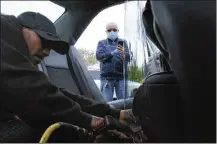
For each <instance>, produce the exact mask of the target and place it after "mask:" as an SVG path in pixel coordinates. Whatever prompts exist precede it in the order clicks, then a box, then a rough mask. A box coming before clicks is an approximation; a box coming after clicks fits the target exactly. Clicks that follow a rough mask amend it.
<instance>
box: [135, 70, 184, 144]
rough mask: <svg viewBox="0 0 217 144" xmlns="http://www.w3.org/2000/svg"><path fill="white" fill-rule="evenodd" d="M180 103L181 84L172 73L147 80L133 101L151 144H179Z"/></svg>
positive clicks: (150, 76)
mask: <svg viewBox="0 0 217 144" xmlns="http://www.w3.org/2000/svg"><path fill="white" fill-rule="evenodd" d="M179 103H180V91H179V84H178V83H177V80H176V77H175V76H174V75H173V73H172V72H162V73H155V74H152V75H149V76H148V77H146V79H145V84H143V85H142V86H141V87H140V88H139V89H138V91H137V93H136V96H135V98H134V104H133V112H134V114H135V115H136V116H138V117H139V119H140V123H141V125H142V127H143V130H144V131H145V133H146V134H147V135H148V138H149V142H165V143H169V142H180V136H181V135H180V134H181V133H180V117H179V115H178V114H179V111H180V104H179ZM141 109H142V110H141Z"/></svg>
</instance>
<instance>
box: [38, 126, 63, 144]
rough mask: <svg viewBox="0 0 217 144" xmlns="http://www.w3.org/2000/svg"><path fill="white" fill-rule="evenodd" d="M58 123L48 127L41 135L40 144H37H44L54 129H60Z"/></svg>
mask: <svg viewBox="0 0 217 144" xmlns="http://www.w3.org/2000/svg"><path fill="white" fill-rule="evenodd" d="M60 126H61V125H60V123H55V124H52V125H51V126H49V127H48V128H47V129H46V131H45V132H44V133H43V135H42V137H41V139H40V142H39V143H46V142H47V141H48V139H49V137H50V135H51V134H52V132H53V131H55V130H56V129H58V128H60Z"/></svg>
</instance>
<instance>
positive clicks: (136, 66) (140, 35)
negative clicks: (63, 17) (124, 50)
mask: <svg viewBox="0 0 217 144" xmlns="http://www.w3.org/2000/svg"><path fill="white" fill-rule="evenodd" d="M145 4H146V1H130V2H125V3H123V4H120V5H116V6H113V7H110V8H107V9H105V10H103V11H101V12H100V13H99V14H98V15H97V16H96V17H95V18H94V19H93V20H92V21H91V23H90V24H89V25H88V27H87V28H86V30H85V31H84V32H83V34H82V35H81V36H80V38H79V39H78V41H77V42H76V44H75V47H76V48H77V49H78V51H79V53H80V56H81V57H82V59H83V60H84V62H85V64H86V65H87V67H88V70H89V73H90V74H91V76H92V78H93V79H94V81H95V83H96V84H97V86H98V88H99V89H100V90H101V91H102V87H101V85H100V83H101V82H100V81H101V79H100V73H101V71H100V62H99V61H97V59H96V50H97V45H98V42H99V41H100V40H103V39H107V35H106V24H107V23H109V22H115V23H116V24H117V25H118V28H119V33H118V35H119V37H120V38H122V39H125V40H126V42H127V46H128V48H129V54H130V61H129V62H126V63H125V64H126V66H125V67H124V74H125V77H124V83H123V85H122V87H124V95H125V98H126V97H131V96H132V97H133V96H134V94H133V92H135V89H137V88H138V87H139V86H140V85H141V84H142V83H143V82H144V79H145V77H146V76H148V75H150V74H151V73H154V72H160V69H159V66H158V65H159V62H158V54H159V53H160V52H159V50H158V49H157V47H156V46H155V45H154V44H153V43H152V42H151V41H150V40H149V39H148V38H147V36H146V33H145V29H144V26H143V23H142V13H143V10H144V7H145ZM113 98H114V100H115V99H116V98H117V96H116V92H115V89H114V95H113Z"/></svg>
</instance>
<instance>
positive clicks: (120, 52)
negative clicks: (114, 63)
mask: <svg viewBox="0 0 217 144" xmlns="http://www.w3.org/2000/svg"><path fill="white" fill-rule="evenodd" d="M117 50H118V52H119V54H120V55H121V56H122V57H123V56H124V47H123V46H122V45H118V47H117Z"/></svg>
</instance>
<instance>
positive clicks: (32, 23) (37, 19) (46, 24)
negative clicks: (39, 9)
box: [17, 12, 69, 54]
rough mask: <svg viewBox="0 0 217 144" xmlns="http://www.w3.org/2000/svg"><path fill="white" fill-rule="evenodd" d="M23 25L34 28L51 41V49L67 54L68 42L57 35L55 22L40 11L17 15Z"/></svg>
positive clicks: (40, 35)
mask: <svg viewBox="0 0 217 144" xmlns="http://www.w3.org/2000/svg"><path fill="white" fill-rule="evenodd" d="M17 18H18V19H19V20H20V22H21V25H22V26H24V27H27V28H29V29H32V30H33V31H34V32H35V33H37V34H38V35H39V37H42V38H43V39H45V40H46V41H48V42H50V46H51V49H53V50H55V51H56V52H58V53H59V54H67V53H68V51H69V44H68V42H66V41H64V40H61V39H60V37H59V36H58V35H57V32H56V27H55V25H54V23H53V22H52V21H51V20H49V19H48V18H47V17H45V16H44V15H42V14H40V13H35V12H24V13H22V14H20V15H19V16H18V17H17Z"/></svg>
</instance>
